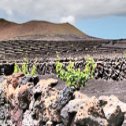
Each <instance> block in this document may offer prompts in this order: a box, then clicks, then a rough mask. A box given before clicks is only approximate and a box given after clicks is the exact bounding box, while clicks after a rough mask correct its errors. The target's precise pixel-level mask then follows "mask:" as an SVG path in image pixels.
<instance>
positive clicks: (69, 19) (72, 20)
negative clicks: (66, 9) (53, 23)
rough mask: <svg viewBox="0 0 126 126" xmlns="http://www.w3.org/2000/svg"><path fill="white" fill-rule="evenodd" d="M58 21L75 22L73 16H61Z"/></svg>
mask: <svg viewBox="0 0 126 126" xmlns="http://www.w3.org/2000/svg"><path fill="white" fill-rule="evenodd" d="M60 22H61V23H65V22H69V23H71V24H75V17H73V16H67V17H61V19H60Z"/></svg>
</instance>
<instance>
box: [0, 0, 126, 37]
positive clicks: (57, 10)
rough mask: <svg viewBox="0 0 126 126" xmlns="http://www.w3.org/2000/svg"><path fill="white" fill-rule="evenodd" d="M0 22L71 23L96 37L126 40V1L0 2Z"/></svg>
mask: <svg viewBox="0 0 126 126" xmlns="http://www.w3.org/2000/svg"><path fill="white" fill-rule="evenodd" d="M0 18H5V19H8V20H11V21H15V22H19V23H20V22H25V21H29V20H47V21H51V22H57V23H59V22H70V23H72V24H74V25H76V26H77V27H78V28H79V29H80V30H82V31H83V32H86V33H87V34H89V35H92V36H96V37H102V38H126V0H0Z"/></svg>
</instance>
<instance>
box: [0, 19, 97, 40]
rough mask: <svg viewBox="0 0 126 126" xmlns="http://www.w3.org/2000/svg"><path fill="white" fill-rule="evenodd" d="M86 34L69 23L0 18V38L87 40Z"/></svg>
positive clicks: (89, 37)
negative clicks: (22, 21)
mask: <svg viewBox="0 0 126 126" xmlns="http://www.w3.org/2000/svg"><path fill="white" fill-rule="evenodd" d="M93 38H95V37H91V36H88V35H87V34H85V33H83V32H82V31H80V30H79V29H78V28H76V27H75V26H73V25H72V24H70V23H51V22H48V21H37V20H32V21H28V22H25V23H15V22H11V21H7V20H5V19H0V40H51V41H53V40H57V41H62V40H68V41H69V40H87V39H93Z"/></svg>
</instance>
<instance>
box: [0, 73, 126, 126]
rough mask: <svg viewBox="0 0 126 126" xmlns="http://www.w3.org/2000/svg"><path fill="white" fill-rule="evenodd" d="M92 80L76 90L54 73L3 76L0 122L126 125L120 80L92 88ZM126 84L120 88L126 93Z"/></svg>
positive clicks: (59, 125) (29, 125) (7, 125)
mask: <svg viewBox="0 0 126 126" xmlns="http://www.w3.org/2000/svg"><path fill="white" fill-rule="evenodd" d="M99 82H100V80H99ZM124 82H125V81H124ZM93 84H96V82H95V81H94V80H92V81H89V82H88V84H87V85H86V87H85V88H84V89H83V88H82V89H81V90H80V91H76V90H75V89H74V88H72V87H67V86H66V85H65V83H64V82H63V81H61V80H60V79H58V78H57V77H56V76H54V75H48V76H47V75H45V76H41V77H37V76H36V77H30V76H24V75H23V74H22V73H18V74H13V75H11V76H6V77H5V76H4V77H2V78H1V88H0V94H1V95H0V124H1V125H2V126H125V125H126V124H125V113H126V103H125V99H121V100H120V98H119V99H118V95H117V94H116V90H117V89H116V88H118V86H117V84H115V87H116V88H115V87H114V88H112V86H113V85H110V86H108V85H109V83H108V84H106V83H101V82H100V83H98V84H96V86H94V88H93V86H92V85H93ZM100 84H101V85H100ZM105 84H106V85H105ZM123 84H124V83H123ZM123 84H121V87H123V89H122V90H123V91H122V92H121V87H120V88H118V90H119V91H120V94H121V93H122V94H123V95H125V93H124V91H126V90H125V88H126V87H125V86H123ZM102 85H103V86H102ZM107 86H108V87H107ZM111 88H112V89H111ZM89 89H90V90H89ZM101 89H102V91H103V92H104V93H103V92H102V91H101ZM107 89H108V90H107ZM110 90H113V92H114V91H115V93H113V94H114V95H111V94H109V91H110ZM90 91H92V92H90ZM98 91H99V92H98ZM119 91H118V92H119ZM100 92H102V94H100ZM105 92H108V94H107V93H105ZM91 94H92V95H93V96H91ZM96 94H97V95H96ZM95 95H96V96H95Z"/></svg>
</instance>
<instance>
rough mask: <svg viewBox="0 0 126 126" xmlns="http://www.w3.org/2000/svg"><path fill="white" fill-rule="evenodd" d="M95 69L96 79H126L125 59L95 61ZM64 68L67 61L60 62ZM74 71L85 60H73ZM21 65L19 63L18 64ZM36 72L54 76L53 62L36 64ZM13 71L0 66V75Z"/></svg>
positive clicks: (6, 66) (3, 65) (10, 68)
mask: <svg viewBox="0 0 126 126" xmlns="http://www.w3.org/2000/svg"><path fill="white" fill-rule="evenodd" d="M95 61H96V63H97V67H96V70H95V78H96V79H99V78H101V79H105V80H108V79H112V80H116V81H118V80H123V79H126V58H115V59H95ZM61 62H62V63H63V64H64V66H67V65H68V63H69V60H61ZM73 62H74V63H75V69H77V68H80V69H81V70H83V69H84V66H85V59H82V60H77V61H76V60H74V61H73ZM32 63H33V61H31V62H30V63H29V70H30V69H31V66H32ZM18 64H19V65H21V63H18ZM36 66H37V72H38V74H40V75H45V74H55V61H47V62H46V61H45V62H36ZM13 71H14V64H12V63H11V64H7V63H3V64H1V65H0V73H1V74H5V75H8V74H12V73H13Z"/></svg>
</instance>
